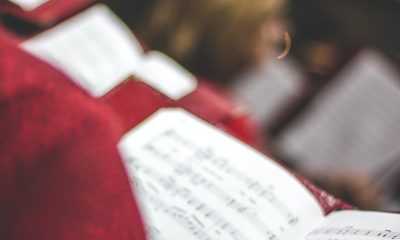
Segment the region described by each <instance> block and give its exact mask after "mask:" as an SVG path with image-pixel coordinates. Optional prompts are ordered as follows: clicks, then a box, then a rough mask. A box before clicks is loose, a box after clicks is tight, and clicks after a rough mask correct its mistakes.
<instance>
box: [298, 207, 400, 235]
mask: <svg viewBox="0 0 400 240" xmlns="http://www.w3.org/2000/svg"><path fill="white" fill-rule="evenodd" d="M330 239H335V240H336V239H337V240H396V239H400V215H399V214H390V213H379V212H363V211H341V212H335V213H332V214H330V215H329V216H328V217H327V218H326V219H325V220H324V221H323V222H322V223H321V224H320V225H319V226H318V227H316V228H315V229H314V230H312V231H311V232H310V233H309V234H307V236H306V237H305V240H330Z"/></svg>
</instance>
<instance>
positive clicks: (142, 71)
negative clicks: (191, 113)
mask: <svg viewBox="0 0 400 240" xmlns="http://www.w3.org/2000/svg"><path fill="white" fill-rule="evenodd" d="M135 75H136V76H137V77H138V78H139V79H140V80H142V81H143V82H145V83H147V84H148V85H150V86H151V87H153V88H155V89H157V90H158V91H159V92H161V93H163V94H165V95H167V96H168V97H170V98H171V99H174V100H178V99H180V98H182V97H183V96H185V95H187V94H189V93H191V92H193V91H194V90H195V89H196V87H197V80H196V78H195V77H194V76H193V75H192V74H191V73H190V72H188V71H187V70H186V69H184V68H183V67H182V66H180V65H179V64H178V63H176V62H175V61H174V60H173V59H171V58H170V57H168V56H166V55H165V54H163V53H161V52H157V51H151V52H149V53H148V54H147V55H146V57H145V58H144V59H143V62H142V64H141V65H140V66H139V67H138V68H137V69H136V71H135Z"/></svg>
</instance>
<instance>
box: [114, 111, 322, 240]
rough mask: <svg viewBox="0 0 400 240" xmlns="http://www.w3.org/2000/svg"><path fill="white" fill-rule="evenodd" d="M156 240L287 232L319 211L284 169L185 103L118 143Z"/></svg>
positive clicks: (302, 229) (306, 225) (293, 233)
mask: <svg viewBox="0 0 400 240" xmlns="http://www.w3.org/2000/svg"><path fill="white" fill-rule="evenodd" d="M119 148H120V152H121V155H122V156H123V159H124V161H125V163H126V166H127V169H128V171H129V174H130V176H131V178H132V182H133V183H134V185H135V189H136V192H137V196H138V198H139V200H140V202H141V204H142V209H143V211H144V216H145V222H146V224H147V228H148V230H149V233H150V239H153V240H160V239H163V240H176V239H185V240H192V239H204V240H207V239H210V240H212V239H215V240H217V239H224V240H246V239H247V240H265V239H270V240H275V239H276V240H286V239H293V237H296V238H298V237H299V236H304V235H305V233H306V232H308V231H309V230H310V228H311V227H312V226H314V225H315V224H316V223H317V222H319V221H320V220H321V219H322V217H323V213H322V210H321V209H320V207H319V205H318V203H317V202H316V200H315V199H314V198H313V196H312V195H311V194H310V193H309V192H308V191H307V190H306V189H305V187H304V186H303V185H302V184H301V183H299V182H298V181H297V180H296V179H295V178H294V177H293V176H292V175H290V174H288V173H287V171H286V170H284V169H283V168H282V167H280V166H278V165H277V164H276V163H274V162H272V161H271V160H270V159H267V158H266V157H265V156H263V155H261V154H259V153H258V152H256V151H254V150H252V149H251V148H249V147H248V146H246V145H244V144H243V143H241V142H239V141H237V140H235V139H233V138H232V137H230V136H228V135H227V134H225V133H223V132H222V131H220V130H217V129H215V128H213V127H212V126H210V125H208V124H207V123H205V122H203V121H201V120H199V119H197V118H196V117H194V116H192V115H190V114H189V113H187V112H184V111H183V110H162V111H159V112H157V113H156V114H155V115H153V116H152V117H150V119H148V120H146V121H145V122H144V123H142V124H141V125H139V127H137V128H135V129H133V130H132V131H130V132H129V133H127V134H126V135H125V136H124V137H123V139H122V140H121V142H120V144H119Z"/></svg>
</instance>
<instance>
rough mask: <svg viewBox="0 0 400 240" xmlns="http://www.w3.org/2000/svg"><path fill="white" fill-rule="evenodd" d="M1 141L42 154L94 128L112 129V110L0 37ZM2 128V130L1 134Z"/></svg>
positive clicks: (10, 145) (11, 147) (48, 66)
mask: <svg viewBox="0 0 400 240" xmlns="http://www.w3.org/2000/svg"><path fill="white" fill-rule="evenodd" d="M0 105H1V106H2V107H1V109H0V117H1V120H0V122H1V123H2V125H3V126H7V127H6V128H3V130H1V132H2V134H1V135H2V139H0V140H1V142H2V144H1V145H4V144H5V145H7V146H3V147H6V148H5V149H8V150H9V151H12V149H14V147H16V151H18V152H21V149H18V146H21V144H22V145H24V146H25V150H24V152H27V154H28V155H29V154H31V155H35V154H38V153H39V152H45V151H47V150H49V149H50V148H52V147H54V145H55V144H57V145H60V144H67V143H71V142H73V141H74V139H76V138H79V137H84V136H86V135H90V134H91V133H93V131H95V129H96V128H108V129H109V130H110V131H112V129H111V127H112V126H113V125H112V124H110V119H111V118H110V114H109V112H108V109H107V108H106V107H105V106H104V104H102V102H101V101H99V100H98V99H95V98H93V97H91V96H90V95H89V94H88V93H86V92H85V91H84V90H83V89H82V88H80V87H79V86H77V85H75V84H74V82H73V81H72V80H70V79H69V78H68V77H67V76H65V75H64V74H63V73H61V72H60V71H58V70H57V69H55V68H54V67H52V66H50V65H48V64H47V63H45V62H43V61H41V60H39V59H37V58H35V57H34V56H31V55H30V54H28V53H27V52H25V51H24V50H22V49H21V48H20V47H19V46H18V44H17V43H15V42H13V41H12V40H9V39H4V38H0ZM3 131H4V132H3Z"/></svg>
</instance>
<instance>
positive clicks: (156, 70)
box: [22, 4, 197, 100]
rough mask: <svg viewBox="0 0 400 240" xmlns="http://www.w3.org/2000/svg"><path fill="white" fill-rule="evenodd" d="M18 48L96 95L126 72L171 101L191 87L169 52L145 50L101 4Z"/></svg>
mask: <svg viewBox="0 0 400 240" xmlns="http://www.w3.org/2000/svg"><path fill="white" fill-rule="evenodd" d="M22 47H23V48H24V49H25V50H27V51H28V52H30V53H32V54H34V55H36V56H37V57H39V58H42V59H43V60H45V61H47V62H48V63H50V64H52V65H53V66H55V67H56V68H58V69H59V70H61V71H64V72H65V73H66V74H68V75H69V76H70V77H71V78H72V79H73V80H74V81H75V82H76V83H77V84H79V85H80V86H82V87H83V88H84V89H86V90H87V91H88V92H89V93H91V94H92V95H94V96H97V97H98V96H102V95H104V94H106V93H107V92H108V91H110V90H111V89H113V88H114V87H115V86H117V85H118V84H119V83H121V82H122V81H124V80H126V79H127V78H128V77H130V76H132V75H135V76H137V77H138V78H140V80H141V81H143V82H145V83H147V84H148V85H150V86H152V87H153V88H155V89H156V90H158V91H159V92H161V93H163V94H164V95H166V96H168V97H170V98H171V99H174V100H177V99H180V98H182V97H183V96H185V95H187V94H189V93H191V92H192V91H194V90H195V89H196V87H197V80H196V78H195V77H194V76H193V75H192V74H190V73H189V72H188V71H187V70H185V69H184V68H183V67H182V66H180V65H179V64H178V63H176V62H175V61H173V60H172V59H170V58H169V57H167V56H165V55H163V54H162V53H159V52H154V51H151V52H150V53H149V54H145V53H144V52H143V49H142V47H141V46H140V44H139V43H138V41H137V40H136V38H135V36H134V35H133V34H132V33H131V31H130V29H129V28H128V27H127V26H126V25H125V24H124V23H123V22H122V21H121V20H120V19H119V18H118V17H117V16H115V15H114V14H113V13H112V12H111V10H110V9H109V8H108V7H106V6H105V5H101V4H99V5H96V6H94V7H92V8H90V9H89V10H87V11H85V12H83V13H81V14H79V15H78V16H76V17H73V18H71V19H69V20H67V21H65V22H63V23H62V24H60V25H58V26H56V27H54V28H52V29H50V30H48V31H46V32H44V33H42V34H39V35H38V36H36V37H34V38H32V39H29V40H28V41H26V42H24V43H23V44H22Z"/></svg>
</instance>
